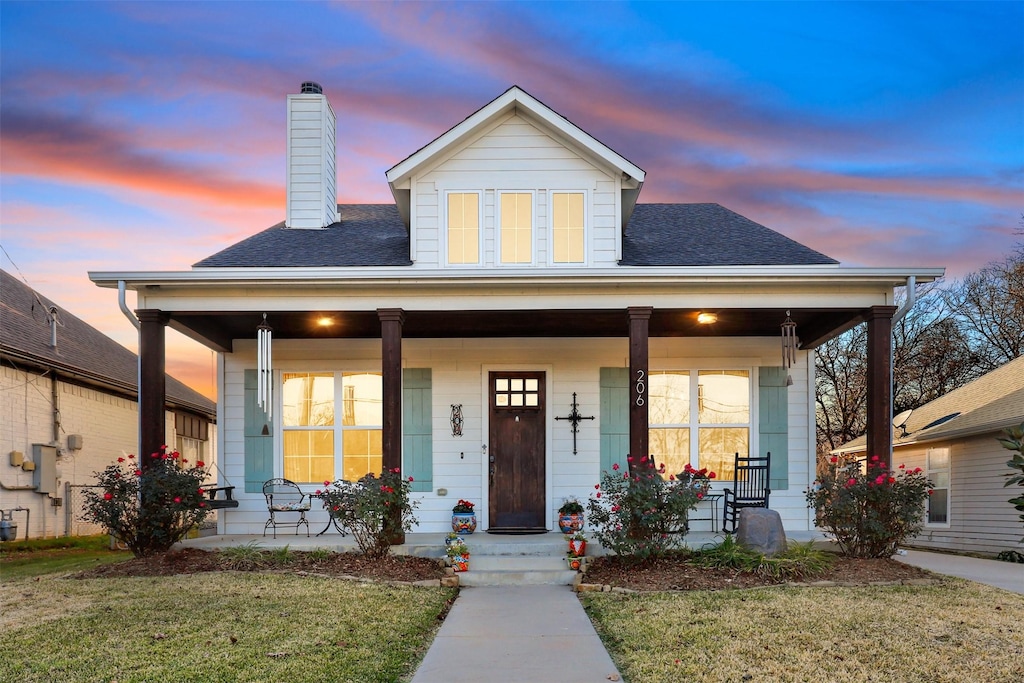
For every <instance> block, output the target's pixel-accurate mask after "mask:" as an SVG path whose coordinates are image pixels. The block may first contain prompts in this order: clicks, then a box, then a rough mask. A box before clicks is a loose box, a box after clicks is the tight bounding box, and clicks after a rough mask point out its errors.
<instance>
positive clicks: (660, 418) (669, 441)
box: [648, 370, 751, 480]
mask: <svg viewBox="0 0 1024 683" xmlns="http://www.w3.org/2000/svg"><path fill="white" fill-rule="evenodd" d="M750 391H751V383H750V372H749V371H748V370H700V371H697V372H696V373H694V372H689V371H685V370H684V371H667V372H652V373H651V374H650V383H649V392H650V394H649V395H650V405H649V431H648V438H649V440H650V452H651V455H652V456H653V457H654V459H655V460H656V461H657V462H658V463H665V474H664V476H665V477H668V476H669V475H672V474H678V473H679V472H682V471H683V468H684V467H685V466H686V465H687V464H688V463H689V464H690V465H692V466H694V467H697V468H701V467H707V468H708V469H710V470H712V471H713V472H715V474H716V475H717V477H718V478H719V479H725V480H727V479H731V478H732V467H733V456H734V455H735V454H736V453H740V454H743V455H746V454H747V453H749V451H750V429H751V421H750V402H751V399H750ZM694 408H696V409H695V410H694Z"/></svg>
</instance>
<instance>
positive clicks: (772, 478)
mask: <svg viewBox="0 0 1024 683" xmlns="http://www.w3.org/2000/svg"><path fill="white" fill-rule="evenodd" d="M757 375H758V380H757V390H758V412H759V416H758V435H759V438H758V441H759V443H760V451H761V454H762V455H763V454H765V453H771V454H772V466H771V472H769V473H768V479H769V484H768V485H769V486H771V489H772V491H785V490H786V489H788V488H789V403H788V400H787V399H788V397H787V391H786V377H787V372H786V368H781V367H763V368H758V371H757Z"/></svg>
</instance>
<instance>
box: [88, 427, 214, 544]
mask: <svg viewBox="0 0 1024 683" xmlns="http://www.w3.org/2000/svg"><path fill="white" fill-rule="evenodd" d="M206 476H207V472H206V470H205V465H204V463H202V462H196V463H191V464H190V463H188V462H186V461H185V460H183V459H182V458H181V456H180V455H179V454H178V453H177V452H170V451H168V450H167V446H162V447H161V450H160V452H159V453H157V454H154V455H153V457H152V460H151V464H150V465H149V466H148V467H147V468H146V470H145V471H143V470H142V466H141V464H140V463H139V462H138V461H137V459H136V457H135V456H134V455H129V456H127V457H119V458H118V459H117V462H115V463H113V464H111V465H108V466H107V468H106V469H104V470H103V471H102V472H96V478H97V482H98V484H99V487H98V488H99V490H96V489H85V493H84V494H83V496H84V498H85V505H84V511H83V513H82V519H83V520H85V521H87V522H91V523H95V524H100V525H102V526H103V528H104V529H106V530H107V531H108V532H109V533H110V535H111V536H113V537H114V538H115V539H117V540H118V541H120V542H121V543H123V544H124V545H126V546H127V547H128V549H129V550H131V551H132V553H133V554H134V555H135V556H136V557H144V556H147V555H153V554H156V553H161V552H166V551H167V550H170V548H171V546H173V545H174V544H175V543H177V542H178V541H180V540H181V539H183V538H185V535H186V534H187V533H188V531H189V529H191V528H192V527H194V526H197V525H199V524H201V523H202V521H203V520H204V519H206V515H207V514H208V513H209V509H208V508H207V505H206V502H205V501H204V498H203V489H202V483H203V481H204V480H205V479H206Z"/></svg>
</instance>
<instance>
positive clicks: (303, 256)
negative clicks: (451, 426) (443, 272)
mask: <svg viewBox="0 0 1024 683" xmlns="http://www.w3.org/2000/svg"><path fill="white" fill-rule="evenodd" d="M338 211H339V212H340V213H341V222H340V223H334V224H333V225H329V226H327V227H326V228H322V229H318V230H305V229H302V230H292V229H288V228H286V227H284V223H283V222H282V223H278V224H277V225H275V226H274V227H272V228H268V229H266V230H264V231H263V232H260V233H257V234H255V235H253V236H252V237H250V238H248V239H245V240H242V241H241V242H239V243H238V244H234V245H232V246H230V247H228V248H227V249H225V250H223V251H220V252H218V253H216V254H214V255H213V256H209V257H207V258H204V259H203V260H202V261H200V262H199V263H196V264H195V266H194V267H195V268H218V267H227V268H274V267H277V268H296V267H314V268H315V267H325V266H408V265H412V261H410V260H409V234H408V233H407V232H406V230H405V224H404V223H403V222H402V219H401V217H399V215H398V208H397V207H396V206H395V205H394V204H339V205H338Z"/></svg>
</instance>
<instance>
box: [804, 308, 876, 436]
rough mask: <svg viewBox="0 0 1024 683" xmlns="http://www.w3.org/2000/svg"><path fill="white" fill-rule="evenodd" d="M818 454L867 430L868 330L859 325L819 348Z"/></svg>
mask: <svg viewBox="0 0 1024 683" xmlns="http://www.w3.org/2000/svg"><path fill="white" fill-rule="evenodd" d="M814 364H815V377H814V383H815V392H814V396H815V402H816V403H817V406H816V413H817V444H818V455H819V456H821V455H824V454H826V453H828V452H829V451H830V450H832V449H833V448H838V447H839V446H841V445H842V444H844V443H846V442H847V441H850V440H851V439H854V438H856V437H858V436H860V435H861V434H863V433H864V430H865V429H866V428H867V411H866V406H867V391H868V388H867V329H866V327H865V326H864V325H858V326H857V327H855V328H854V329H852V330H850V331H849V332H846V333H845V334H842V335H840V336H838V337H836V338H835V339H830V340H828V341H827V342H825V343H824V344H822V345H821V346H819V347H818V349H817V353H816V354H815V360H814Z"/></svg>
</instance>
